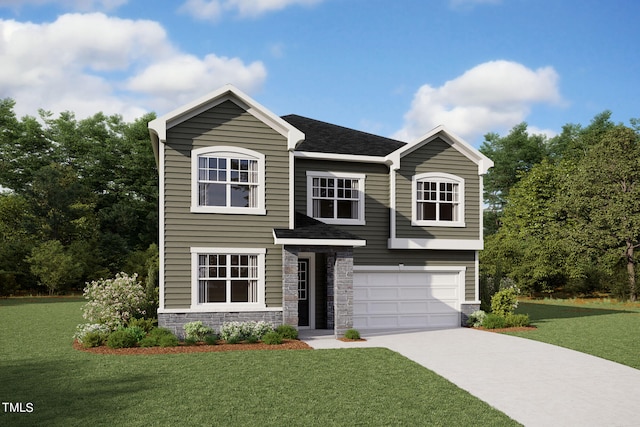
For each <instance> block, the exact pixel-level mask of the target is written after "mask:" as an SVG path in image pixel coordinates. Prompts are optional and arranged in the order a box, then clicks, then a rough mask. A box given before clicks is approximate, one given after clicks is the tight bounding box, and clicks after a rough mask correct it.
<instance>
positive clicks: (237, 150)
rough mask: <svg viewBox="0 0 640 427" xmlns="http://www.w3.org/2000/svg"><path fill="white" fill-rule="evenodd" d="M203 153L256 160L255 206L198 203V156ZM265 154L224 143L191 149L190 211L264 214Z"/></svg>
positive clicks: (265, 211)
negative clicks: (256, 185) (203, 204)
mask: <svg viewBox="0 0 640 427" xmlns="http://www.w3.org/2000/svg"><path fill="white" fill-rule="evenodd" d="M203 154H213V155H220V156H223V157H232V156H238V158H250V159H252V160H257V162H258V191H257V193H258V194H257V197H258V201H257V203H256V204H257V206H256V207H253V208H240V207H230V206H200V205H199V204H198V200H199V191H198V158H199V156H201V155H203ZM265 176H266V174H265V155H264V154H262V153H260V152H258V151H254V150H249V149H247V148H242V147H232V146H226V145H212V146H209V147H202V148H196V149H194V150H191V177H190V179H191V212H192V213H222V214H235V215H266V214H267V210H266V207H265V199H266V197H265V192H266V182H265Z"/></svg>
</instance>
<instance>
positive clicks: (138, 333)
mask: <svg viewBox="0 0 640 427" xmlns="http://www.w3.org/2000/svg"><path fill="white" fill-rule="evenodd" d="M124 331H125V332H126V333H128V334H129V335H131V336H132V337H133V338H135V340H136V343H139V342H140V341H141V340H142V339H143V338H144V337H146V336H147V333H146V332H145V331H144V329H142V328H141V327H140V326H127V327H126V328H124Z"/></svg>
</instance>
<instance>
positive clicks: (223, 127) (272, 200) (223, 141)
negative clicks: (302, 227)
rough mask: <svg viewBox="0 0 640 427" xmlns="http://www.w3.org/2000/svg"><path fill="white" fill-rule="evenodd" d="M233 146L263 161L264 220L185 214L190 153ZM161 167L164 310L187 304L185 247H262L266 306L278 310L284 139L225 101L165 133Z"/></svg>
mask: <svg viewBox="0 0 640 427" xmlns="http://www.w3.org/2000/svg"><path fill="white" fill-rule="evenodd" d="M215 145H233V146H236V147H243V148H248V149H251V150H254V151H258V152H261V153H262V154H264V155H265V156H266V157H265V168H266V171H265V179H266V197H265V200H266V209H267V214H266V215H225V214H213V213H191V212H190V206H191V150H192V149H194V148H200V147H209V146H215ZM164 162H165V174H164V176H165V180H164V186H165V194H164V197H165V199H164V203H165V207H164V215H165V227H164V229H165V234H164V239H165V271H164V274H165V301H164V302H165V308H167V309H174V308H188V307H189V306H190V305H191V255H190V247H193V246H204V247H239V248H242V247H247V248H267V255H266V262H265V263H266V303H267V306H269V307H281V306H282V250H281V247H280V246H275V245H274V244H273V234H272V230H273V228H287V227H288V225H289V223H288V218H289V216H288V215H289V211H288V209H289V204H288V202H289V193H288V190H287V188H288V183H289V156H288V152H287V141H286V138H285V137H283V136H282V135H280V134H279V133H277V132H276V131H274V130H273V129H271V128H270V127H268V126H267V125H265V124H264V123H262V122H261V121H259V120H258V119H256V118H255V117H254V116H252V115H251V114H248V113H247V112H246V111H244V110H243V109H241V108H240V107H238V106H237V105H236V104H234V103H233V102H230V101H226V102H224V103H222V104H220V105H218V106H216V107H214V108H212V109H210V110H208V111H206V112H204V113H202V114H200V115H198V116H196V117H193V118H191V119H189V120H187V121H186V122H183V123H181V124H179V125H177V126H175V127H173V128H171V129H169V131H168V133H167V143H166V144H165V150H164Z"/></svg>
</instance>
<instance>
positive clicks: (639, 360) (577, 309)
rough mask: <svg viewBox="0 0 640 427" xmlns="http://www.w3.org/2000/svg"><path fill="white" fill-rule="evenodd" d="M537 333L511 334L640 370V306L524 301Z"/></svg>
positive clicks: (522, 309) (522, 306)
mask: <svg viewBox="0 0 640 427" xmlns="http://www.w3.org/2000/svg"><path fill="white" fill-rule="evenodd" d="M516 312H517V313H528V314H529V316H530V317H531V321H532V324H533V325H534V326H536V327H537V329H536V330H535V331H527V332H510V333H509V335H515V336H519V337H524V338H529V339H533V340H538V341H543V342H546V343H550V344H555V345H559V346H562V347H566V348H570V349H573V350H577V351H580V352H583V353H588V354H592V355H594V356H598V357H602V358H604V359H608V360H612V361H614V362H618V363H622V364H623V365H627V366H631V367H633V368H636V369H640V304H622V303H616V302H611V301H608V300H593V301H590V300H583V299H578V300H543V301H527V302H520V304H519V306H518V309H517V310H516Z"/></svg>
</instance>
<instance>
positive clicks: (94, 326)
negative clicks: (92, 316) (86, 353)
mask: <svg viewBox="0 0 640 427" xmlns="http://www.w3.org/2000/svg"><path fill="white" fill-rule="evenodd" d="M109 332H111V329H109V327H108V326H107V325H102V324H100V323H82V324H80V325H78V326H77V327H76V332H75V334H73V338H74V339H76V340H77V341H78V342H79V343H80V344H83V343H84V341H85V338H86V337H87V335H89V334H93V333H99V334H104V336H105V337H106V336H107V335H109Z"/></svg>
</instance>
